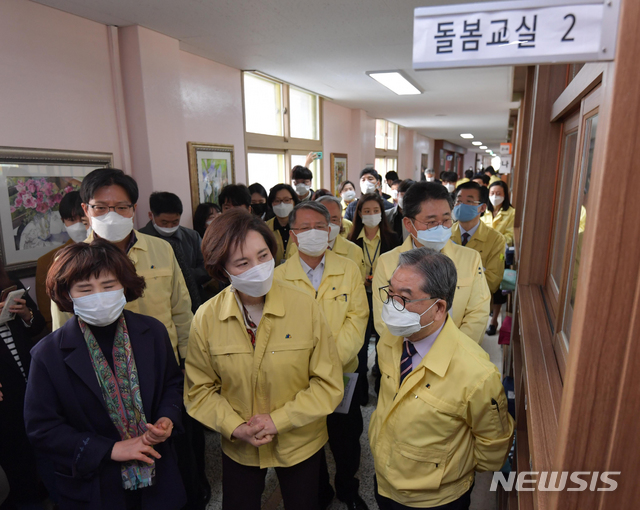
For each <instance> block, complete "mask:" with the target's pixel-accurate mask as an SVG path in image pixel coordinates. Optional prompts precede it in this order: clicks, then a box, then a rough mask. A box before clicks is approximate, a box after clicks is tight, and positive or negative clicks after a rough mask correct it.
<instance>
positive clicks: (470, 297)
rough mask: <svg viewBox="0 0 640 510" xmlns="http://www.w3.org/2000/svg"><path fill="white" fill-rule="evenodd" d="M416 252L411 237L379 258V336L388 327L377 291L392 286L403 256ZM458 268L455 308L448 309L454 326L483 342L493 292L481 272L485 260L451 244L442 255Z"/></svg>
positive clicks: (374, 287)
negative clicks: (413, 250) (383, 320)
mask: <svg viewBox="0 0 640 510" xmlns="http://www.w3.org/2000/svg"><path fill="white" fill-rule="evenodd" d="M411 249H413V237H412V236H409V237H407V238H406V239H405V241H404V243H402V244H401V245H400V246H398V247H397V248H394V249H393V250H391V251H388V252H387V253H384V254H382V255H381V256H380V260H378V265H377V266H376V270H375V272H374V273H373V282H372V285H371V288H372V290H373V319H374V322H375V327H376V331H377V332H378V334H379V335H380V336H382V334H383V333H384V332H385V331H386V329H387V328H386V326H385V325H384V322H382V317H381V314H382V301H381V300H380V292H379V291H378V289H379V288H380V287H384V286H385V285H389V280H390V279H391V276H392V275H393V272H394V271H395V270H396V268H397V267H398V261H399V259H400V254H401V253H404V252H405V251H409V250H411ZM440 253H442V254H444V255H446V256H447V257H449V258H450V259H451V260H453V263H454V264H455V265H456V269H457V271H458V284H457V288H456V295H455V297H454V299H453V306H452V307H451V310H449V315H451V318H452V319H453V322H454V323H455V325H456V326H457V327H458V328H460V331H462V332H463V333H464V334H465V335H467V336H469V337H470V338H472V339H473V340H475V341H476V342H478V343H480V342H482V340H483V338H484V331H485V329H486V328H487V321H488V320H489V308H490V304H489V303H490V301H491V293H490V292H489V287H488V285H487V280H486V278H485V277H484V274H483V271H482V259H481V258H480V254H479V253H478V252H477V251H474V250H472V249H470V248H466V247H463V246H458V245H457V244H454V243H452V242H451V241H448V242H447V244H445V246H444V248H442V251H441V252H440Z"/></svg>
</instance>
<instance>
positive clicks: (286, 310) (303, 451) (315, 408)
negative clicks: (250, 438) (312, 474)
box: [184, 279, 344, 468]
mask: <svg viewBox="0 0 640 510" xmlns="http://www.w3.org/2000/svg"><path fill="white" fill-rule="evenodd" d="M185 371H186V380H185V389H184V403H185V406H186V408H187V411H188V413H189V414H190V415H191V416H193V417H194V418H195V419H196V420H198V421H199V422H201V423H202V424H204V425H205V426H207V427H209V428H211V429H213V430H217V431H218V432H220V434H221V435H222V450H223V451H224V453H225V454H226V455H227V456H229V457H230V458H231V459H233V460H234V461H236V462H238V463H240V464H242V465H245V466H260V467H261V468H266V467H288V466H293V465H295V464H298V463H300V462H302V461H303V460H306V459H308V458H309V457H311V456H312V455H313V454H314V453H316V452H317V451H318V450H319V449H320V448H322V446H323V445H324V444H325V443H326V442H327V439H328V436H327V424H326V418H325V417H326V416H327V415H328V414H331V413H332V412H333V410H334V409H335V408H336V406H337V405H338V404H339V403H340V400H341V399H342V394H343V391H344V389H343V382H342V365H341V363H340V360H339V358H338V353H337V352H336V345H335V342H334V341H333V338H332V336H331V331H330V329H329V324H327V321H326V319H325V318H324V314H323V313H322V311H321V310H320V307H319V306H318V304H317V303H316V302H315V300H314V299H313V298H312V297H310V296H309V295H308V294H307V293H306V292H303V291H301V290H299V289H296V288H295V287H293V286H291V285H288V284H286V283H283V282H281V281H279V280H275V279H274V281H273V285H272V287H271V290H270V291H269V292H268V293H267V296H266V299H265V304H264V311H263V315H262V320H261V321H260V323H259V324H258V330H257V332H256V345H255V350H254V349H253V348H252V346H251V339H250V338H249V334H248V333H247V330H246V328H245V323H244V318H243V314H242V311H241V310H240V307H239V306H238V302H237V300H236V295H235V292H234V291H233V289H232V288H231V287H227V288H226V289H225V290H223V291H222V292H221V293H220V294H218V295H217V296H215V297H214V298H212V299H210V300H209V301H207V302H206V303H205V304H204V305H202V306H201V307H200V308H199V309H198V311H197V312H196V316H195V318H194V319H193V325H192V328H191V336H190V338H189V352H188V354H187V359H186V362H185ZM265 413H269V414H270V415H271V419H272V420H273V423H274V424H275V426H276V429H277V430H278V434H277V436H276V437H275V438H274V440H273V441H272V442H270V443H268V444H266V445H264V446H261V447H260V448H256V447H254V446H251V445H250V444H249V443H246V442H244V441H242V440H236V439H231V434H232V433H233V431H234V430H235V429H236V428H237V427H238V426H240V425H242V424H243V423H244V422H246V421H248V420H249V419H250V418H251V417H252V416H254V415H256V414H265Z"/></svg>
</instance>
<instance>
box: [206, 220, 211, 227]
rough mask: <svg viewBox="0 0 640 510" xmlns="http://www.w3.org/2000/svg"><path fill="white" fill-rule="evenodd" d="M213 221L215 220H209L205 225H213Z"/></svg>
mask: <svg viewBox="0 0 640 510" xmlns="http://www.w3.org/2000/svg"><path fill="white" fill-rule="evenodd" d="M212 223H213V220H207V221H206V222H205V225H206V226H207V227H208V226H209V225H211V224H212Z"/></svg>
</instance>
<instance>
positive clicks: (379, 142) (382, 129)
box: [376, 119, 387, 149]
mask: <svg viewBox="0 0 640 510" xmlns="http://www.w3.org/2000/svg"><path fill="white" fill-rule="evenodd" d="M386 136H387V122H386V121H385V120H382V119H376V149H384V142H385V137H386Z"/></svg>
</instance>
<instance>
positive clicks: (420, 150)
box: [412, 134, 434, 181]
mask: <svg viewBox="0 0 640 510" xmlns="http://www.w3.org/2000/svg"><path fill="white" fill-rule="evenodd" d="M433 145H434V141H433V138H427V137H426V136H422V135H418V134H416V138H415V146H414V151H413V155H414V171H413V177H412V179H414V180H416V181H419V180H420V178H421V177H420V172H421V170H422V155H423V154H428V155H429V158H428V161H429V163H428V165H427V168H433V158H434V154H433Z"/></svg>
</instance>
